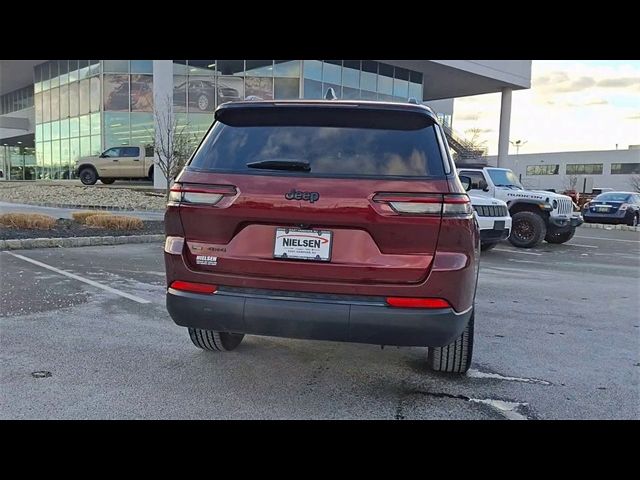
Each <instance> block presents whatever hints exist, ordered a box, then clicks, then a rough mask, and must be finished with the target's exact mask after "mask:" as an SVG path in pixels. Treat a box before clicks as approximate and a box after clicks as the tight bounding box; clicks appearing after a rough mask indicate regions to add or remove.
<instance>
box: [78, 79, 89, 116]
mask: <svg viewBox="0 0 640 480" xmlns="http://www.w3.org/2000/svg"><path fill="white" fill-rule="evenodd" d="M89 89H90V84H89V79H88V78H85V79H84V80H80V103H79V106H80V107H79V108H80V110H79V113H80V115H85V114H87V113H89V111H90V110H91V97H90V94H89Z"/></svg>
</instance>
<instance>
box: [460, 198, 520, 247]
mask: <svg viewBox="0 0 640 480" xmlns="http://www.w3.org/2000/svg"><path fill="white" fill-rule="evenodd" d="M469 198H470V199H471V205H472V206H473V210H474V213H475V215H476V217H477V219H478V226H479V228H480V248H481V250H482V251H486V250H491V249H492V248H494V247H495V246H496V245H498V243H500V242H501V241H502V240H506V239H507V238H509V235H510V234H511V215H509V207H507V204H506V203H505V202H503V201H502V200H499V199H497V198H491V197H483V196H481V195H469Z"/></svg>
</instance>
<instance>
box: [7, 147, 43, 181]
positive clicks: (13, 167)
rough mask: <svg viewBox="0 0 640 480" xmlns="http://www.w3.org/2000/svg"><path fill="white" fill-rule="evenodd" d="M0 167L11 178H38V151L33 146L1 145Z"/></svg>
mask: <svg viewBox="0 0 640 480" xmlns="http://www.w3.org/2000/svg"><path fill="white" fill-rule="evenodd" d="M0 168H1V169H2V171H3V172H4V175H5V178H7V179H10V180H35V179H36V151H35V148H33V147H22V146H15V147H12V146H4V145H0Z"/></svg>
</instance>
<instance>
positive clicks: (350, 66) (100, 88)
mask: <svg viewBox="0 0 640 480" xmlns="http://www.w3.org/2000/svg"><path fill="white" fill-rule="evenodd" d="M153 82H154V78H153V61H152V60H102V61H100V60H51V61H48V62H46V63H43V64H41V65H37V66H36V67H35V69H34V86H33V88H31V87H27V88H25V89H20V90H19V91H16V92H20V93H16V92H10V93H8V94H6V95H3V96H2V97H1V101H0V108H2V111H3V112H5V111H7V109H9V111H12V110H10V109H12V108H17V107H18V106H20V105H27V106H29V105H33V106H34V107H35V108H34V110H35V120H36V121H35V123H36V126H35V151H36V153H35V157H34V162H35V165H36V166H37V168H36V169H35V170H34V173H33V175H34V176H35V177H36V178H39V179H55V178H75V172H74V166H75V162H76V160H77V159H78V157H79V156H83V155H90V154H97V153H100V152H102V151H103V150H105V149H106V148H110V147H114V146H120V145H137V144H140V143H143V144H146V143H151V142H152V141H153V136H154V133H153V129H154V118H153V111H154V97H153ZM329 88H333V90H334V91H335V93H336V95H337V97H338V98H344V99H365V100H388V101H407V99H408V98H409V97H414V98H416V100H417V101H418V102H421V101H422V89H423V78H422V74H421V73H420V72H415V71H411V70H407V69H404V68H399V67H394V66H392V65H387V64H384V63H381V62H376V61H371V60H174V61H173V98H172V100H170V101H172V102H173V110H174V113H175V116H176V120H177V124H178V128H179V129H181V130H183V131H184V132H185V133H186V134H188V135H189V140H190V142H191V143H192V144H193V147H194V148H195V146H196V145H197V143H198V142H199V141H200V139H201V138H202V136H203V135H204V134H205V132H206V131H207V129H208V128H209V126H210V124H211V122H212V121H213V115H212V114H213V112H214V110H215V109H216V107H218V106H219V105H221V104H223V103H226V102H234V101H239V100H251V99H253V100H258V99H263V100H274V99H275V100H279V99H296V98H310V99H314V98H318V99H319V98H323V97H324V96H325V94H326V92H327V90H328V89H329ZM30 175H31V174H30Z"/></svg>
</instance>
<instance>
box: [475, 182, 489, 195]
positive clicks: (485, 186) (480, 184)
mask: <svg viewBox="0 0 640 480" xmlns="http://www.w3.org/2000/svg"><path fill="white" fill-rule="evenodd" d="M478 188H479V189H480V190H482V191H483V192H488V191H489V184H488V183H487V182H486V180H480V181H478Z"/></svg>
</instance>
